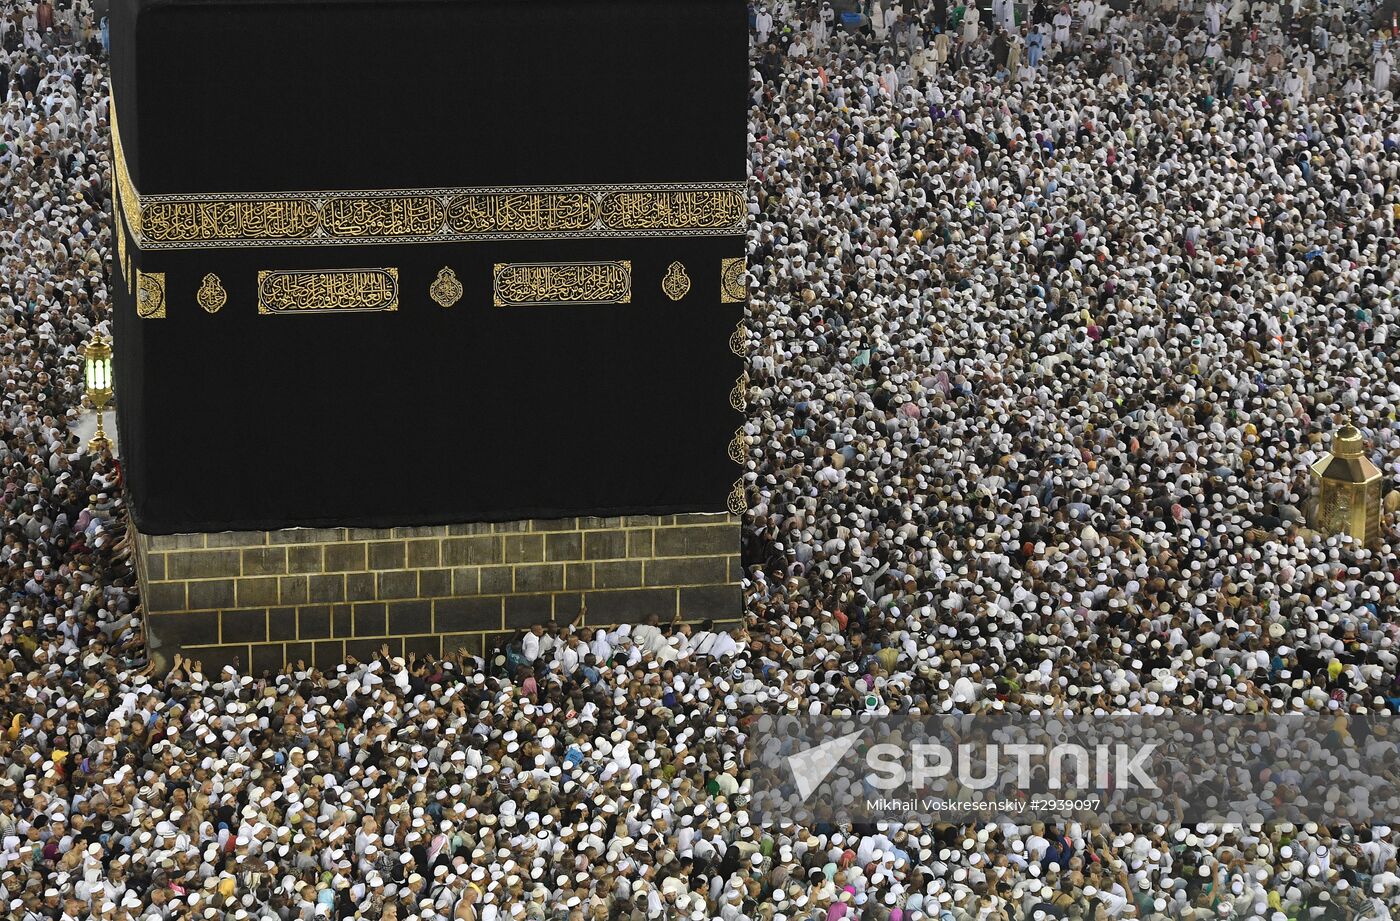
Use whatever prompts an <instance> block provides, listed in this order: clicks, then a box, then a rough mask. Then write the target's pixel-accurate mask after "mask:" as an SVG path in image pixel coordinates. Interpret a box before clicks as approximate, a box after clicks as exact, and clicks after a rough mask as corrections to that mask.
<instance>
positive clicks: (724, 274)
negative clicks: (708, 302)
mask: <svg viewBox="0 0 1400 921" xmlns="http://www.w3.org/2000/svg"><path fill="white" fill-rule="evenodd" d="M747 263H748V260H747V259H746V258H745V257H743V256H735V257H734V258H732V259H721V260H720V263H719V299H720V301H721V302H722V303H725V304H742V303H743V302H744V301H746V300H748V291H747V289H746V288H745V287H744V272H746V271H747V269H748V265H747Z"/></svg>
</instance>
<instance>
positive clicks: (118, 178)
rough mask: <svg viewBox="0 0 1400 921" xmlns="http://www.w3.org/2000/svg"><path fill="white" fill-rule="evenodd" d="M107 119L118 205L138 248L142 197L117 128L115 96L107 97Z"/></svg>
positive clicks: (139, 243)
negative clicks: (128, 166) (128, 164)
mask: <svg viewBox="0 0 1400 921" xmlns="http://www.w3.org/2000/svg"><path fill="white" fill-rule="evenodd" d="M107 118H108V122H109V123H110V124H109V126H108V127H109V130H110V131H111V135H112V152H111V157H112V178H113V181H114V183H115V184H116V187H117V203H118V207H120V208H121V211H122V214H123V215H124V216H125V217H126V225H127V227H129V228H130V229H131V235H132V237H133V241H134V242H135V244H136V245H137V246H140V245H141V196H140V194H139V193H137V191H136V185H135V184H134V183H133V182H132V181H131V172H130V170H129V169H128V168H127V164H126V154H125V153H124V151H123V149H122V138H121V130H120V128H119V127H118V126H117V100H116V97H115V96H112V95H109V96H108V97H107Z"/></svg>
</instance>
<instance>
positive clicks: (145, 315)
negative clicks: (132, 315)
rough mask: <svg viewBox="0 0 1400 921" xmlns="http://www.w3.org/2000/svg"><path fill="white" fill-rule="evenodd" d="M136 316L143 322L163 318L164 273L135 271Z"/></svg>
mask: <svg viewBox="0 0 1400 921" xmlns="http://www.w3.org/2000/svg"><path fill="white" fill-rule="evenodd" d="M136 315H137V316H138V317H140V318H141V319H143V320H162V319H164V318H165V273H164V272H143V271H141V270H140V269H137V270H136Z"/></svg>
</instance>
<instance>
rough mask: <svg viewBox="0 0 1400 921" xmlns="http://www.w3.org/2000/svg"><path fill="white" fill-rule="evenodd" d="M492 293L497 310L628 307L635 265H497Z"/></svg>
mask: <svg viewBox="0 0 1400 921" xmlns="http://www.w3.org/2000/svg"><path fill="white" fill-rule="evenodd" d="M492 292H493V294H494V298H495V304H496V306H497V307H543V306H550V305H567V304H578V305H584V304H627V303H630V302H631V300H632V263H631V262H630V261H628V260H626V259H623V260H618V261H613V262H505V263H497V264H496V265H495V267H494V271H493V272H492Z"/></svg>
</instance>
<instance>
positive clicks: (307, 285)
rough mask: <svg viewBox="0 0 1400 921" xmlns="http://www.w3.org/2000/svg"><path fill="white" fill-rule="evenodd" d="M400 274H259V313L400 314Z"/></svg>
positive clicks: (390, 270) (349, 271) (385, 271)
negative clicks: (379, 312) (396, 311)
mask: <svg viewBox="0 0 1400 921" xmlns="http://www.w3.org/2000/svg"><path fill="white" fill-rule="evenodd" d="M398 308H399V270H398V269H396V268H379V269H324V270H319V269H318V270H306V269H281V270H275V271H266V272H259V273H258V313H260V314H326V313H350V312H374V311H383V310H398Z"/></svg>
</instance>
